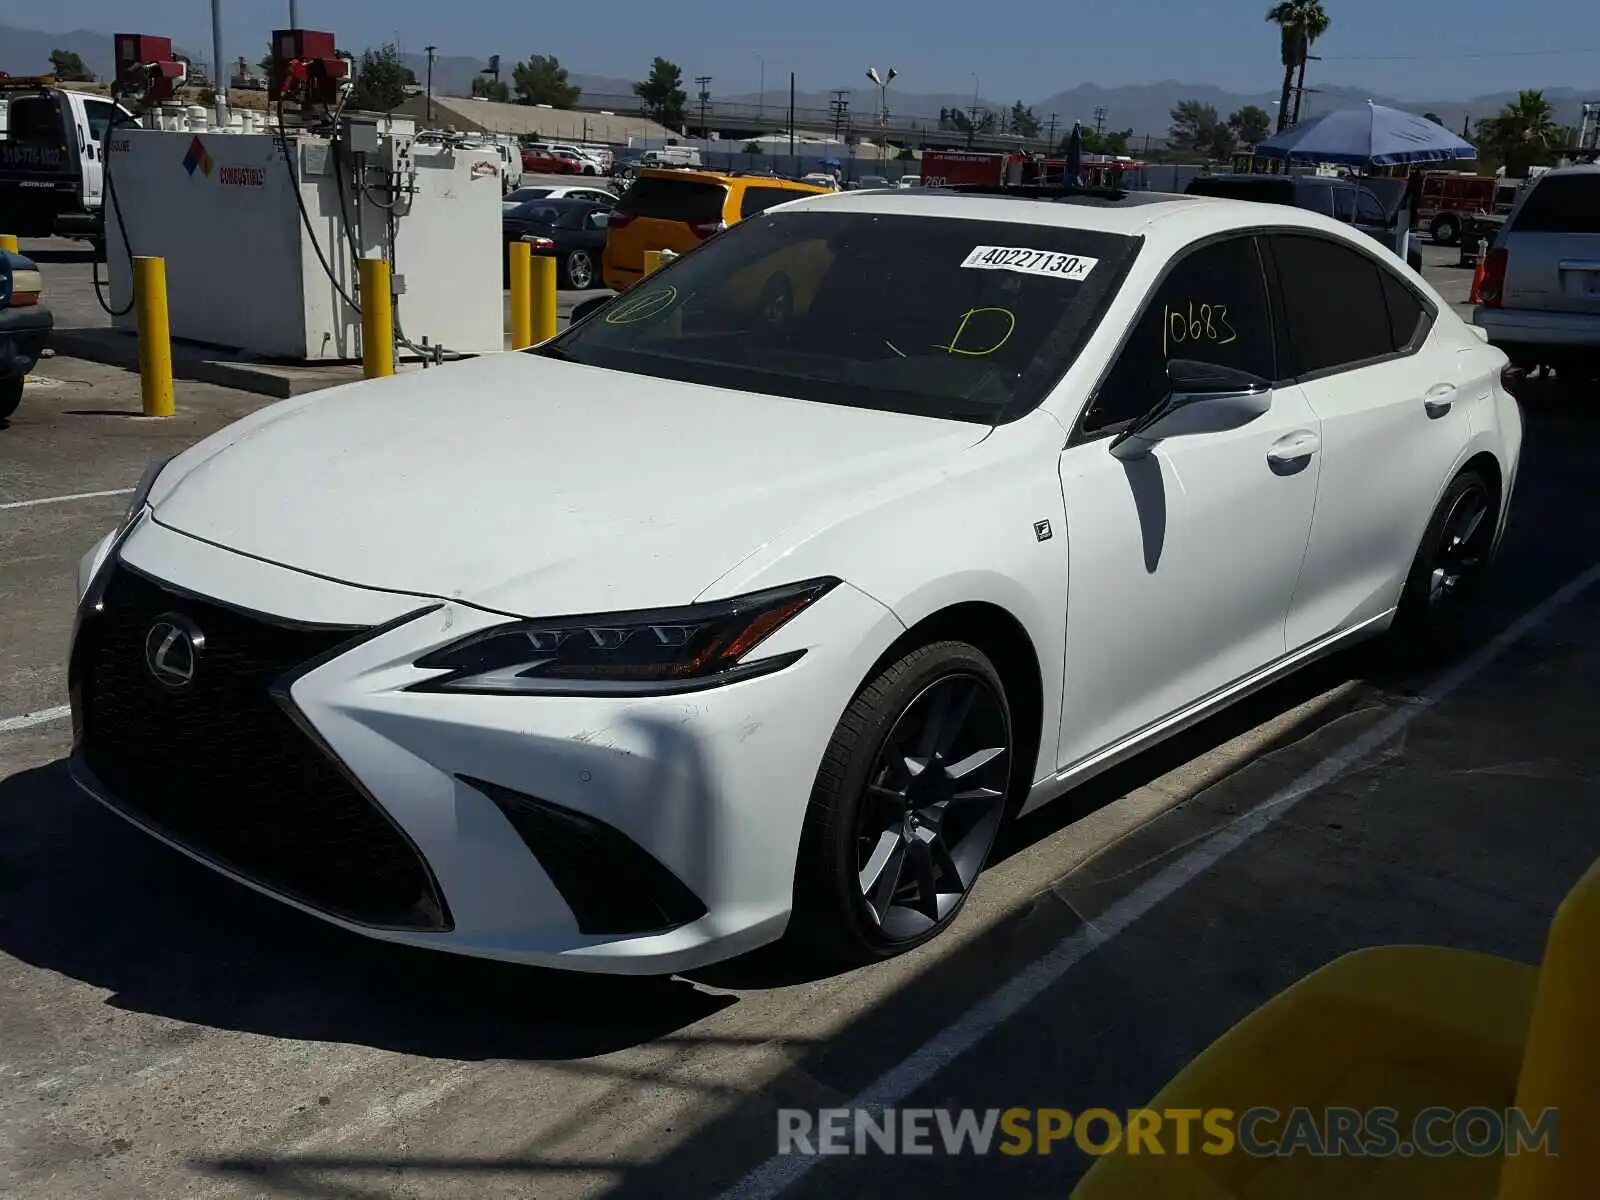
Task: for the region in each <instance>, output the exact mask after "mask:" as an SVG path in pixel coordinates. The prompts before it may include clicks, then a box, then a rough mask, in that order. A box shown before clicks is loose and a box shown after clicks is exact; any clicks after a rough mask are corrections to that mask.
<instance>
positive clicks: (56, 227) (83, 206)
mask: <svg viewBox="0 0 1600 1200" xmlns="http://www.w3.org/2000/svg"><path fill="white" fill-rule="evenodd" d="M0 107H3V108H4V110H5V119H4V121H3V125H4V130H5V132H4V134H3V135H0V232H5V233H13V234H16V235H17V236H19V237H50V236H59V237H71V238H81V239H83V240H86V241H91V242H96V243H98V242H101V241H103V240H104V228H105V227H104V219H103V204H104V201H105V163H104V160H103V157H102V155H103V154H104V152H105V135H106V131H107V129H109V128H110V126H111V123H112V121H113V119H114V118H115V117H116V116H117V114H119V113H120V114H122V115H123V116H124V117H131V114H129V113H128V111H127V110H126V109H124V108H123V107H122V106H121V105H119V104H118V103H117V102H116V101H114V100H112V99H110V98H109V97H107V96H102V95H98V94H96V93H93V92H86V91H78V90H76V89H74V88H73V87H72V86H71V85H68V84H60V83H57V81H56V80H55V79H54V78H53V77H52V76H48V75H30V76H6V75H0Z"/></svg>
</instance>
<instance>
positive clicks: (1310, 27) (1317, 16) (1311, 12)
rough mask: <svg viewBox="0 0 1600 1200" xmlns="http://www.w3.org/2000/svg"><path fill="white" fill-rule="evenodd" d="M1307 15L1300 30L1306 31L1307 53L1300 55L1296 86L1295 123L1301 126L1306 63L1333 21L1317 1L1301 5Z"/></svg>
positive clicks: (1304, 95)
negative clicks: (1313, 48)
mask: <svg viewBox="0 0 1600 1200" xmlns="http://www.w3.org/2000/svg"><path fill="white" fill-rule="evenodd" d="M1300 7H1301V9H1302V10H1303V11H1304V13H1305V19H1304V20H1303V21H1302V22H1301V25H1300V28H1301V29H1302V30H1304V31H1305V36H1306V44H1305V52H1304V53H1303V54H1301V55H1300V78H1299V79H1298V80H1296V81H1295V85H1294V123H1295V124H1296V125H1298V124H1300V105H1301V104H1302V103H1303V102H1304V101H1305V98H1306V62H1307V61H1308V60H1309V59H1310V58H1311V47H1313V46H1315V45H1316V44H1317V39H1318V38H1319V37H1321V36H1322V35H1323V34H1325V33H1327V32H1328V26H1329V25H1331V24H1332V23H1333V22H1332V19H1331V18H1330V17H1329V16H1328V14H1327V13H1325V12H1323V11H1322V5H1321V4H1319V3H1318V2H1317V0H1307V2H1306V3H1304V4H1302V5H1300Z"/></svg>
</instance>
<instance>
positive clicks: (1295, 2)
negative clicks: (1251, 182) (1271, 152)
mask: <svg viewBox="0 0 1600 1200" xmlns="http://www.w3.org/2000/svg"><path fill="white" fill-rule="evenodd" d="M1267 20H1268V21H1270V22H1271V23H1272V24H1274V25H1276V26H1277V27H1278V33H1279V41H1280V54H1279V56H1280V58H1281V59H1282V61H1283V93H1282V95H1280V96H1279V98H1278V132H1279V133H1282V132H1283V131H1284V130H1285V129H1286V128H1288V126H1289V124H1290V123H1291V122H1290V117H1289V99H1290V96H1291V95H1293V96H1298V95H1299V94H1300V93H1299V92H1297V91H1296V90H1295V88H1296V84H1295V78H1294V75H1295V71H1296V70H1297V69H1298V70H1299V72H1300V83H1299V87H1300V88H1301V89H1302V90H1303V89H1304V88H1305V83H1306V59H1307V58H1308V57H1309V56H1310V53H1311V43H1312V42H1314V41H1316V40H1317V39H1318V38H1319V37H1321V36H1322V35H1323V34H1325V33H1327V32H1328V26H1329V24H1331V21H1330V20H1329V17H1328V14H1327V13H1325V12H1323V11H1322V5H1321V3H1320V2H1319V0H1280V2H1279V3H1278V4H1275V5H1273V6H1272V8H1271V9H1270V10H1268V12H1267ZM1299 107H1300V106H1299V103H1298V101H1297V102H1296V104H1295V109H1296V110H1297V111H1296V115H1297V116H1298V109H1299Z"/></svg>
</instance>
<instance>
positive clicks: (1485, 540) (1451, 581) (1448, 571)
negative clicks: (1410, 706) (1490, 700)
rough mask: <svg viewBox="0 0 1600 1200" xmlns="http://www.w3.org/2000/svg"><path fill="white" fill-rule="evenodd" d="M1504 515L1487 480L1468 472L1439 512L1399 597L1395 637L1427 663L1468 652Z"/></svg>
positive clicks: (1405, 651)
mask: <svg viewBox="0 0 1600 1200" xmlns="http://www.w3.org/2000/svg"><path fill="white" fill-rule="evenodd" d="M1498 520H1499V513H1498V512H1497V511H1496V509H1495V503H1494V494H1493V492H1492V491H1491V490H1490V487H1489V485H1488V483H1487V482H1486V481H1485V480H1484V478H1483V476H1481V475H1479V474H1478V473H1477V472H1476V471H1463V472H1462V473H1461V474H1460V475H1457V476H1456V477H1455V479H1453V480H1451V482H1450V486H1449V487H1448V488H1446V489H1445V493H1444V496H1443V497H1442V498H1441V499H1440V500H1439V504H1438V507H1437V508H1435V509H1434V513H1433V517H1432V519H1431V520H1429V522H1428V528H1427V531H1426V532H1425V533H1424V534H1423V535H1422V545H1421V546H1420V547H1419V548H1418V550H1417V556H1416V558H1415V559H1414V560H1413V561H1412V564H1411V573H1410V574H1409V575H1408V576H1407V577H1406V584H1405V588H1404V590H1403V591H1402V592H1401V594H1400V607H1399V610H1398V611H1397V612H1396V614H1395V621H1394V627H1393V629H1392V630H1391V637H1392V638H1393V639H1394V644H1395V646H1396V648H1397V649H1398V650H1399V651H1400V652H1401V653H1402V654H1404V655H1406V656H1411V657H1416V658H1420V659H1422V660H1424V661H1432V660H1440V659H1444V658H1449V657H1451V656H1453V655H1455V654H1457V653H1459V652H1460V651H1462V650H1463V649H1465V648H1466V646H1467V644H1468V643H1469V642H1470V640H1471V637H1472V634H1473V632H1474V631H1475V629H1476V625H1477V616H1478V610H1479V606H1480V602H1481V600H1482V594H1483V580H1484V576H1485V574H1486V573H1487V569H1488V566H1489V555H1490V551H1491V550H1492V549H1493V547H1494V535H1495V526H1496V524H1497V523H1498Z"/></svg>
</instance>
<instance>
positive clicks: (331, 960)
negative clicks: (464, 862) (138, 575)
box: [0, 761, 734, 1060]
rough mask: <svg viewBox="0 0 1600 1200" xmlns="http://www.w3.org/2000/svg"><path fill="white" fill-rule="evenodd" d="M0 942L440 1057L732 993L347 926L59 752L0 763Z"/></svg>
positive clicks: (130, 985) (54, 962) (143, 1005)
mask: <svg viewBox="0 0 1600 1200" xmlns="http://www.w3.org/2000/svg"><path fill="white" fill-rule="evenodd" d="M0 953H3V954H9V955H11V956H12V957H14V958H17V959H20V960H22V961H24V962H27V963H29V964H31V965H33V966H36V967H40V968H43V969H45V970H49V971H55V972H58V973H60V974H63V975H67V976H70V977H71V978H74V979H78V980H81V981H83V982H85V983H87V984H89V985H91V986H93V987H96V988H103V989H105V990H106V991H107V992H108V993H109V995H108V997H107V1003H109V1004H112V1005H115V1006H116V1007H118V1008H123V1009H127V1010H130V1011H135V1012H146V1013H152V1014H156V1015H159V1016H163V1017H170V1018H174V1019H177V1020H181V1021H188V1022H192V1023H195V1024H199V1025H207V1026H213V1027H217V1028H221V1029H232V1030H240V1031H245V1032H254V1033H260V1034H265V1035H268V1036H272V1037H283V1038H294V1039H299V1040H310V1041H324V1042H345V1043H353V1044H360V1045H367V1046H373V1047H377V1048H380V1049H387V1050H393V1051H398V1052H401V1053H407V1054H416V1055H422V1056H425V1057H430V1058H444V1059H460V1060H478V1059H484V1058H512V1059H569V1058H584V1057H589V1056H592V1055H596V1054H604V1053H608V1052H610V1051H613V1050H617V1049H621V1048H624V1047H627V1046H632V1045H637V1044H640V1043H642V1042H648V1041H652V1040H654V1039H657V1038H661V1037H664V1036H667V1035H669V1034H671V1033H672V1032H674V1031H676V1030H678V1029H681V1028H682V1027H684V1026H686V1025H689V1024H692V1023H693V1022H695V1021H697V1020H699V1019H701V1018H702V1017H705V1016H707V1015H708V1014H710V1013H712V1012H715V1011H716V1010H718V1009H720V1008H723V1007H725V1006H727V1005H728V1004H732V1003H734V1000H733V998H732V997H726V996H715V995H711V994H709V993H706V992H704V991H702V990H700V989H698V988H696V987H694V986H693V985H692V984H689V983H685V982H682V981H675V980H670V979H626V978H610V977H594V976H583V975H576V974H572V973H569V972H562V971H548V970H537V969H533V968H529V967H519V966H511V965H506V964H500V963H492V962H486V961H482V960H477V959H468V958H462V957H459V956H454V955H445V954H439V953H434V952H430V951H424V950H414V949H410V948H407V947H401V946H393V945H389V944H386V943H382V942H375V941H372V940H369V939H367V938H362V937H358V936H356V935H354V934H350V933H346V932H345V931H343V930H340V929H337V928H335V927H333V926H329V925H327V924H325V923H324V922H322V921H319V920H317V919H315V918H312V917H309V916H306V915H304V914H302V913H300V912H297V911H295V910H293V909H291V908H288V907H287V906H285V905H283V904H280V903H278V902H276V901H274V900H272V899H269V898H267V897H265V896H261V895H258V894H257V893H255V892H253V891H250V890H249V889H247V888H245V887H242V886H240V885H238V884H235V883H234V882H232V881H231V880H228V879H225V878H222V877H220V876H218V875H215V874H214V873H212V872H211V871H209V870H207V869H206V868H204V867H202V866H200V865H198V864H196V863H194V862H192V861H190V860H189V859H188V858H186V857H184V856H183V855H181V854H179V853H177V852H176V851H174V850H170V849H168V848H167V847H165V846H163V845H161V844H160V843H157V842H155V841H153V840H152V839H150V838H149V837H148V836H146V835H145V834H144V833H142V832H140V831H139V830H136V829H134V828H133V827H131V826H129V825H127V824H126V823H124V822H123V821H122V820H121V819H120V818H118V817H116V816H115V815H113V814H111V813H109V812H107V811H105V810H104V809H102V808H101V807H100V806H99V805H98V804H96V803H95V802H94V801H93V800H90V799H89V798H87V797H86V796H84V795H82V794H81V793H80V792H79V791H78V790H77V788H76V787H75V786H74V785H73V784H72V782H71V780H70V779H69V778H68V776H67V772H66V766H65V762H64V761H58V762H54V763H51V764H49V765H48V766H45V767H40V768H37V769H35V770H31V771H23V772H21V773H19V774H16V775H13V776H11V777H9V778H6V779H3V780H0Z"/></svg>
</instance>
